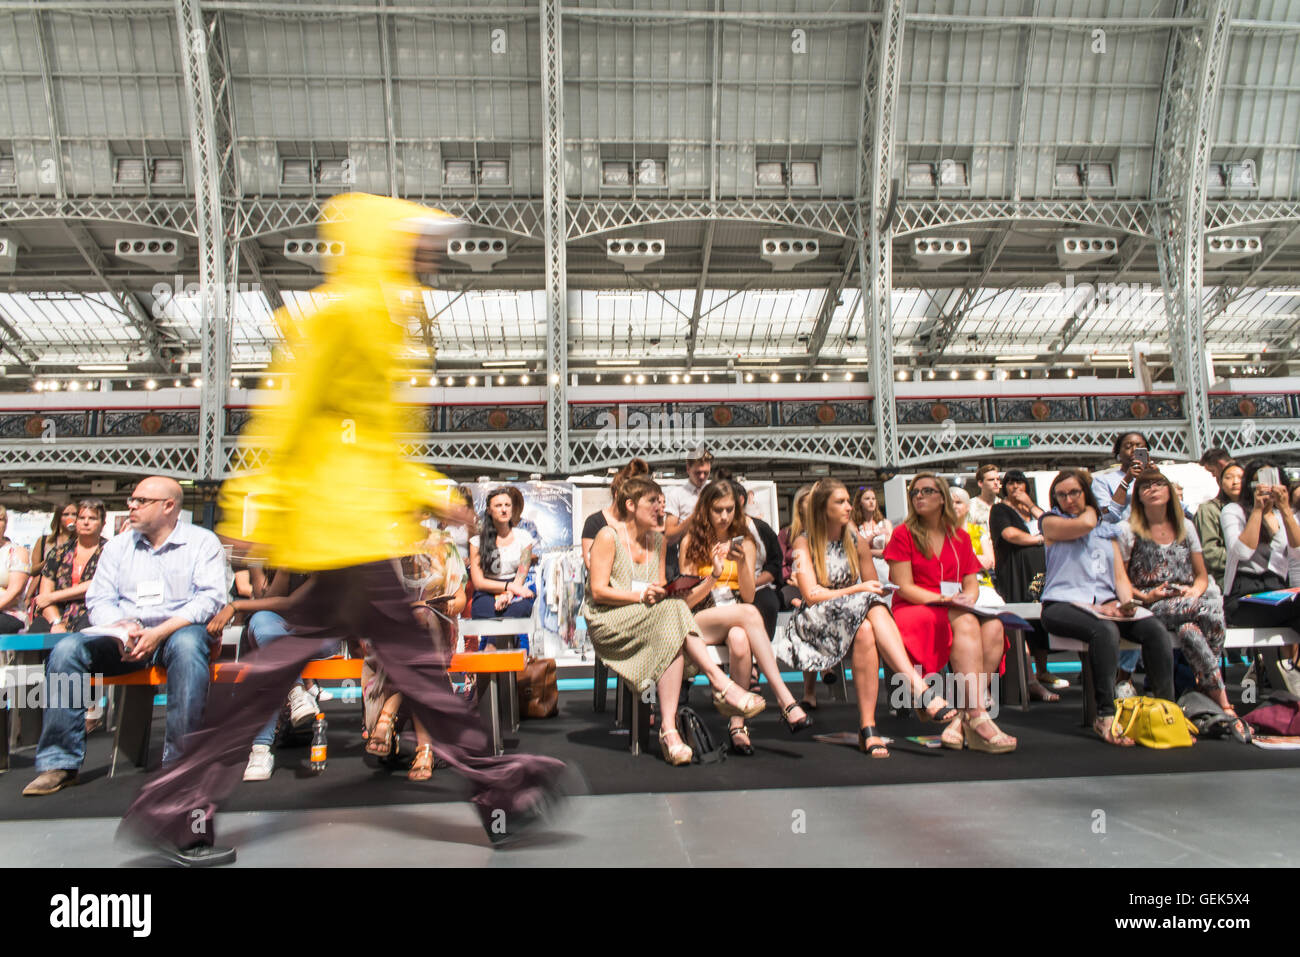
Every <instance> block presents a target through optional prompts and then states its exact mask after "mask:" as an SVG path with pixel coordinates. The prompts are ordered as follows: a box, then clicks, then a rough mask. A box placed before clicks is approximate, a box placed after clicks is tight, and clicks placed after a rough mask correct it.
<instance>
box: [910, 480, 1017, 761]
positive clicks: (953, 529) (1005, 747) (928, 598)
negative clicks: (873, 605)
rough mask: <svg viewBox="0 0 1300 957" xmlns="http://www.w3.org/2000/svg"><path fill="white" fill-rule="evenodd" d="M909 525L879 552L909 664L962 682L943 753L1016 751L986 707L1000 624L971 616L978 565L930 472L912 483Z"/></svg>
mask: <svg viewBox="0 0 1300 957" xmlns="http://www.w3.org/2000/svg"><path fill="white" fill-rule="evenodd" d="M907 503H908V504H907V520H906V521H905V522H904V523H903V524H902V525H900V526H898V528H896V529H894V534H893V537H892V538H890V540H889V545H887V546H886V548H885V561H887V562H889V580H890V581H892V582H893V583H894V584H895V585H897V586H898V591H897V592H896V593H895V595H894V602H893V613H894V620H895V621H896V622H897V623H898V630H899V631H900V632H901V633H902V636H903V644H904V645H905V646H906V648H907V654H908V656H909V657H910V658H911V660H912V661H913V662H915V663H916V664H917V665H919V666H920V667H921V669H922V671H923V672H924V673H925V674H927V675H928V674H935V673H937V672H939V671H940V670H941V669H942V668H943V667H944V665H951V667H952V671H953V673H954V674H955V675H956V676H957V678H958V680H959V681H960V682H961V684H960V685H959V686H958V687H959V688H960V689H961V690H962V692H963V693H962V699H963V700H962V703H963V704H964V705H965V706H966V707H965V708H963V712H964V713H963V714H962V716H961V719H960V722H961V723H960V725H959V724H958V723H957V722H956V721H954V722H953V723H952V724H951V725H949V726H948V728H946V729H945V730H944V732H943V743H944V746H945V747H950V748H953V749H956V750H960V749H961V748H963V747H969V748H971V749H972V750H975V751H984V752H987V753H990V754H1004V753H1006V752H1009V751H1014V750H1015V749H1016V739H1015V738H1013V737H1012V736H1011V735H1009V734H1006V733H1005V732H1003V731H1001V730H999V728H998V726H997V725H996V724H994V723H993V719H992V718H991V717H989V714H988V710H987V708H986V707H985V705H984V700H985V695H986V694H987V693H988V690H989V681H990V678H989V676H990V675H992V674H995V673H997V672H998V671H999V670H1000V665H1001V662H1002V654H1003V650H1004V644H1005V638H1004V635H1003V632H1002V622H1000V621H998V620H997V619H996V618H986V619H983V620H981V619H980V618H978V617H976V616H975V614H974V613H973V612H972V611H970V610H969V609H970V608H971V606H972V605H974V604H975V601H976V599H977V598H978V596H979V573H980V572H981V571H982V569H981V567H980V563H979V559H977V558H976V557H975V552H974V550H973V549H972V548H971V544H970V536H969V535H967V534H966V530H965V529H964V528H962V527H961V525H960V524H959V523H958V521H957V514H956V512H955V511H954V510H953V505H952V496H951V494H950V493H949V491H948V483H947V482H945V481H944V480H943V479H941V478H940V477H939V476H937V475H935V474H933V473H931V472H922V473H921V474H919V475H917V476H916V477H915V478H914V479H912V484H911V485H910V486H909V487H908V490H907Z"/></svg>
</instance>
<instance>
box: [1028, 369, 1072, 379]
mask: <svg viewBox="0 0 1300 957" xmlns="http://www.w3.org/2000/svg"><path fill="white" fill-rule="evenodd" d="M1020 374H1021V375H1024V374H1025V370H1024V369H1021V370H1020ZM1065 377H1066V378H1067V379H1073V378H1074V370H1073V369H1066V370H1065Z"/></svg>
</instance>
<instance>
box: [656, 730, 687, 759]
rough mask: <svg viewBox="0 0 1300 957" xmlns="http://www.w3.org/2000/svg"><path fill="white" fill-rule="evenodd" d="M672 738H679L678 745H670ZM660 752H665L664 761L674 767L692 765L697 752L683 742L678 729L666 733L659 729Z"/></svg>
mask: <svg viewBox="0 0 1300 957" xmlns="http://www.w3.org/2000/svg"><path fill="white" fill-rule="evenodd" d="M671 737H676V738H677V743H676V744H675V745H669V744H668V739H669V738H671ZM659 750H660V751H662V752H663V755H664V760H665V761H667V762H668V763H669V764H671V765H672V766H673V767H680V766H681V765H683V764H690V763H691V759H692V758H693V757H695V752H694V751H692V750H691V749H690V746H689V745H687V744H686V742H685V741H683V740H682V733H681V732H680V731H678V730H677V729H676V728H672V729H670V730H668V731H665V730H664V729H663V728H660V729H659Z"/></svg>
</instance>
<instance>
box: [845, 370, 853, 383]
mask: <svg viewBox="0 0 1300 957" xmlns="http://www.w3.org/2000/svg"><path fill="white" fill-rule="evenodd" d="M844 381H845V382H852V381H853V373H852V372H846V373H844Z"/></svg>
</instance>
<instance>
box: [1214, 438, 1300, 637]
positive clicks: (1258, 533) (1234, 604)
mask: <svg viewBox="0 0 1300 957" xmlns="http://www.w3.org/2000/svg"><path fill="white" fill-rule="evenodd" d="M1281 475H1282V471H1281V469H1279V468H1278V467H1277V465H1276V464H1275V463H1272V462H1267V461H1264V460H1262V459H1261V460H1257V461H1254V462H1251V463H1250V464H1249V465H1247V466H1246V472H1245V474H1244V475H1243V476H1242V480H1241V496H1240V498H1239V499H1238V500H1237V501H1236V502H1233V503H1231V504H1229V505H1225V506H1224V507H1223V512H1222V514H1221V515H1220V521H1221V522H1222V524H1223V540H1224V542H1225V543H1226V544H1227V547H1228V567H1227V570H1226V571H1225V572H1224V578H1223V584H1224V593H1225V594H1226V595H1227V596H1228V597H1227V600H1226V601H1225V602H1224V610H1225V611H1226V612H1227V617H1228V624H1229V625H1230V626H1232V627H1236V628H1271V627H1276V626H1279V625H1281V626H1284V627H1287V628H1300V602H1296V601H1290V602H1286V603H1285V604H1281V605H1260V604H1257V603H1255V602H1244V601H1242V600H1241V599H1242V598H1243V597H1244V596H1246V595H1250V594H1253V593H1255V592H1262V591H1272V590H1274V589H1278V588H1286V587H1287V575H1288V572H1289V566H1290V563H1291V562H1292V561H1294V560H1296V559H1300V524H1297V523H1296V516H1295V511H1294V510H1293V509H1292V507H1291V500H1290V498H1289V497H1288V496H1287V491H1286V486H1284V485H1283V484H1282V480H1281ZM1287 654H1289V655H1292V656H1294V654H1295V646H1289V647H1288V650H1287Z"/></svg>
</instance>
